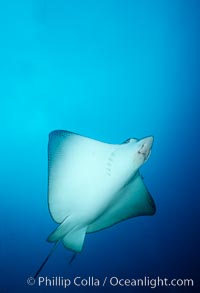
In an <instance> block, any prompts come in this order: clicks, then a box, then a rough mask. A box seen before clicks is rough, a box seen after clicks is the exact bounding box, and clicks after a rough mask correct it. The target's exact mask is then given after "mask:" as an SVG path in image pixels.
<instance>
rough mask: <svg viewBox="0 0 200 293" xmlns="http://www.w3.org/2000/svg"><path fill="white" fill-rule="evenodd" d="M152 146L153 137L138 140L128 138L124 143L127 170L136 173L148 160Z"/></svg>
mask: <svg viewBox="0 0 200 293" xmlns="http://www.w3.org/2000/svg"><path fill="white" fill-rule="evenodd" d="M152 145H153V136H148V137H145V138H142V139H140V140H137V139H133V138H130V139H128V140H127V141H125V143H124V148H125V150H126V151H125V152H126V154H127V155H126V160H127V161H126V164H127V168H128V169H130V170H131V171H137V170H138V169H139V168H140V167H141V166H142V165H143V164H144V163H145V162H146V161H147V160H148V158H149V156H150V154H151V149H152Z"/></svg>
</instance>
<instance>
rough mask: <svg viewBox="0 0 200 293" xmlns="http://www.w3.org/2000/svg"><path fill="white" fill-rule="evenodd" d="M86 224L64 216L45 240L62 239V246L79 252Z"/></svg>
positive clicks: (55, 240) (54, 240)
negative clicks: (83, 224)
mask: <svg viewBox="0 0 200 293" xmlns="http://www.w3.org/2000/svg"><path fill="white" fill-rule="evenodd" d="M86 230H87V226H82V225H80V224H79V223H78V221H77V220H76V219H75V218H74V217H73V216H69V217H66V218H65V220H64V221H63V222H62V223H61V224H60V225H59V226H58V228H57V229H56V230H54V231H53V232H52V233H51V234H50V235H49V237H48V239H47V241H49V242H57V241H59V240H61V241H62V243H63V244H64V246H65V247H66V248H68V249H70V250H72V251H74V252H80V251H81V250H82V247H83V243H84V239H85V233H86Z"/></svg>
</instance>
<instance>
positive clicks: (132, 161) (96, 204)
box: [35, 130, 156, 278]
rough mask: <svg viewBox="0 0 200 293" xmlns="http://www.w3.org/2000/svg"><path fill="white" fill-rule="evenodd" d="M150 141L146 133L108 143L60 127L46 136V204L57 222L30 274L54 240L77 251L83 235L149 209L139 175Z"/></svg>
mask: <svg viewBox="0 0 200 293" xmlns="http://www.w3.org/2000/svg"><path fill="white" fill-rule="evenodd" d="M152 144H153V137H152V136H149V137H145V138H143V139H140V140H138V139H135V138H130V139H127V140H126V141H125V142H123V143H121V144H108V143H104V142H101V141H97V140H94V139H91V138H88V137H84V136H81V135H78V134H75V133H72V132H69V131H64V130H56V131H53V132H51V133H50V134H49V144H48V204H49V210H50V214H51V216H52V218H53V220H54V221H55V222H56V223H58V224H59V226H58V227H57V228H56V229H55V231H53V232H52V233H51V234H50V236H49V237H48V239H47V240H48V241H49V242H54V243H55V245H54V246H53V247H52V250H51V251H50V253H49V255H48V256H47V258H46V259H45V261H44V262H43V264H42V265H41V267H40V268H39V270H38V271H37V273H36V274H35V278H36V277H37V275H38V274H39V273H40V271H41V269H42V268H43V266H44V265H45V263H46V262H47V260H48V258H49V257H50V255H51V254H52V253H53V251H54V250H55V248H56V247H57V245H58V243H60V242H62V243H63V245H64V246H65V247H66V248H67V249H69V250H71V251H73V252H75V253H78V252H81V250H82V248H83V244H84V239H85V236H86V234H87V233H92V232H97V231H100V230H103V229H106V228H108V227H110V226H112V225H115V224H117V223H119V222H121V221H124V220H126V219H129V218H132V217H137V216H143V215H153V214H154V213H155V210H156V208H155V203H154V201H153V199H152V197H151V195H150V194H149V192H148V190H147V188H146V186H145V184H144V182H143V178H142V177H141V175H140V173H139V168H140V167H141V166H142V165H143V164H144V163H145V162H146V161H147V159H148V158H149V156H150V153H151V148H152ZM73 258H74V256H73ZM73 258H72V259H73Z"/></svg>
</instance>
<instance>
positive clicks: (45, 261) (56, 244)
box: [34, 241, 60, 279]
mask: <svg viewBox="0 0 200 293" xmlns="http://www.w3.org/2000/svg"><path fill="white" fill-rule="evenodd" d="M59 242H60V241H57V242H55V244H54V246H53V247H52V248H51V250H50V252H49V254H48V255H47V257H46V258H45V260H44V261H43V263H42V264H41V266H40V267H39V269H38V270H37V272H36V273H35V276H34V279H36V278H37V276H38V275H39V273H40V272H41V270H42V269H43V267H44V266H45V264H46V263H47V261H48V259H49V258H50V256H51V255H52V254H53V252H54V251H55V249H56V248H57V246H58V244H59Z"/></svg>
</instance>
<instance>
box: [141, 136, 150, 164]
mask: <svg viewBox="0 0 200 293" xmlns="http://www.w3.org/2000/svg"><path fill="white" fill-rule="evenodd" d="M152 145H153V136H148V137H145V138H143V139H141V140H140V148H139V150H138V153H139V154H141V155H143V156H144V160H145V161H146V160H147V159H148V157H149V155H150V153H151V148H152Z"/></svg>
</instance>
